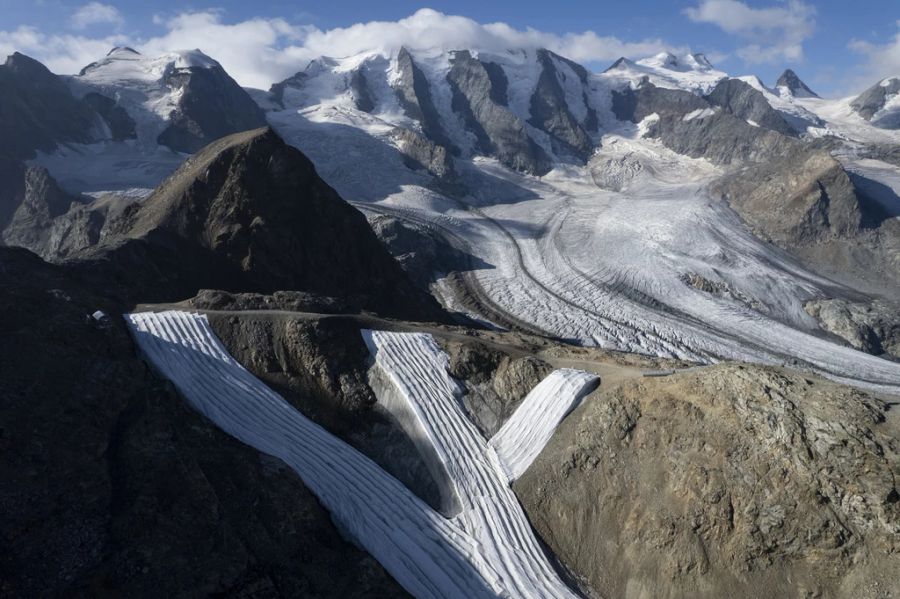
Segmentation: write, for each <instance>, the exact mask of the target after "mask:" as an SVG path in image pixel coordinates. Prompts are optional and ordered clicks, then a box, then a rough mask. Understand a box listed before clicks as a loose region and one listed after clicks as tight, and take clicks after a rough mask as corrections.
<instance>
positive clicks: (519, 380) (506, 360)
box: [443, 341, 553, 439]
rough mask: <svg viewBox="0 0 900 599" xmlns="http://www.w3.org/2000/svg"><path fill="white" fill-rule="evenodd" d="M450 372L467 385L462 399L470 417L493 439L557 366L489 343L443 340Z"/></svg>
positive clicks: (488, 437)
mask: <svg viewBox="0 0 900 599" xmlns="http://www.w3.org/2000/svg"><path fill="white" fill-rule="evenodd" d="M443 346H444V351H446V352H447V355H448V356H449V358H450V374H452V375H453V377H454V378H456V379H458V380H459V381H460V382H461V383H462V384H463V385H464V386H465V388H466V394H465V395H464V396H463V398H462V402H463V407H464V408H465V409H466V413H467V414H468V416H469V418H470V419H471V420H472V422H473V423H475V426H477V427H478V430H480V431H481V433H482V434H483V435H484V437H485V439H490V438H491V437H492V436H494V434H495V433H496V432H497V431H498V430H499V429H500V427H501V426H503V423H504V422H506V420H507V419H508V418H509V417H510V416H512V414H513V413H514V412H515V411H516V408H517V407H518V406H519V404H520V403H521V402H522V400H523V399H525V396H526V395H528V393H529V392H530V391H531V390H532V389H534V387H536V386H537V384H538V383H540V382H541V381H542V380H543V379H544V378H545V377H546V376H547V375H549V374H550V373H551V372H552V371H553V369H552V368H551V367H550V365H549V364H547V363H546V362H544V361H543V360H540V359H538V358H535V357H533V356H512V355H509V354H508V353H505V352H503V351H500V350H498V349H494V348H492V347H490V346H488V345H486V344H483V343H477V342H474V341H473V342H470V343H461V342H457V341H443Z"/></svg>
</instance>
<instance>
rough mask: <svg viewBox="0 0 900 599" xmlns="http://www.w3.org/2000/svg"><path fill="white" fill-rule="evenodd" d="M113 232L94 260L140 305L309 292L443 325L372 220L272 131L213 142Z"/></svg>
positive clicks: (129, 211) (118, 222)
mask: <svg viewBox="0 0 900 599" xmlns="http://www.w3.org/2000/svg"><path fill="white" fill-rule="evenodd" d="M106 230H107V231H108V233H107V238H106V241H105V242H104V243H102V244H100V245H99V246H97V247H95V248H92V249H91V251H90V253H89V254H86V257H87V258H90V259H91V260H92V261H95V262H97V261H99V262H98V266H100V265H102V266H103V268H104V269H106V268H110V267H111V268H112V269H113V270H114V271H115V272H116V273H117V276H119V277H120V278H121V280H122V281H123V282H126V284H127V285H128V292H129V293H130V294H131V296H132V297H139V298H141V300H142V301H153V300H159V301H172V300H177V299H184V298H185V297H191V296H193V295H194V294H195V293H196V291H197V290H198V289H201V288H213V289H223V290H226V291H252V292H262V293H270V292H272V291H276V290H301V291H310V292H315V293H319V294H323V295H328V296H339V297H342V298H345V299H346V300H347V302H348V303H350V304H353V305H356V306H358V307H366V308H369V309H373V310H376V311H380V312H381V313H384V314H400V313H405V314H406V315H407V316H410V317H412V318H415V317H416V316H418V317H435V318H437V317H439V313H438V310H437V308H436V304H435V303H434V302H433V300H431V298H430V297H428V296H427V295H426V294H425V293H424V292H420V291H418V290H416V289H415V288H414V287H413V286H412V284H411V283H410V282H409V280H408V279H407V278H406V276H405V275H404V273H403V272H402V270H401V269H400V267H399V266H398V265H397V263H396V262H394V260H393V259H392V258H391V256H390V255H389V254H388V252H387V250H385V248H384V247H383V246H382V245H381V244H380V243H379V242H378V240H377V239H376V237H375V235H374V234H373V233H372V230H371V229H370V228H369V226H368V224H367V223H366V220H365V217H363V215H362V214H360V213H359V212H358V211H357V210H355V209H354V208H352V207H351V206H350V205H349V204H347V203H345V202H344V201H343V200H341V198H340V197H339V196H338V195H337V193H336V192H335V191H334V190H333V189H331V187H329V186H328V185H327V184H326V183H325V182H324V181H322V180H321V179H320V178H319V176H318V175H317V174H316V171H315V168H314V167H313V165H312V163H310V161H309V160H308V159H307V158H306V157H305V156H304V155H303V154H302V153H301V152H300V151H299V150H297V149H295V148H293V147H290V146H287V145H286V144H285V143H284V142H283V141H282V140H281V139H280V138H279V137H278V136H277V135H276V134H275V133H274V132H273V131H271V130H270V129H260V130H256V131H250V132H246V133H242V134H236V135H233V136H230V137H227V138H224V139H222V140H219V141H218V142H215V143H213V144H211V145H210V146H209V147H207V148H206V149H205V150H204V151H202V152H200V153H198V154H196V155H195V156H193V157H191V158H190V159H188V160H187V161H186V162H185V163H184V164H183V165H182V167H181V168H179V170H178V171H177V172H176V173H175V174H174V175H173V176H172V177H170V178H169V179H167V180H166V181H165V182H163V183H162V184H161V185H160V186H159V188H157V190H156V191H155V192H154V193H153V194H152V195H151V196H150V197H149V198H147V199H146V200H145V201H143V202H141V203H134V204H131V205H129V206H128V207H126V208H125V210H124V211H123V213H122V214H121V215H119V216H118V217H117V218H116V219H115V220H114V221H111V222H109V223H107V225H106ZM179 296H180V297H179Z"/></svg>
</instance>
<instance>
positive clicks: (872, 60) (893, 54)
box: [849, 21, 900, 86]
mask: <svg viewBox="0 0 900 599" xmlns="http://www.w3.org/2000/svg"><path fill="white" fill-rule="evenodd" d="M897 28H898V31H897V33H896V34H895V35H894V38H893V39H892V40H891V41H889V42H887V43H884V44H873V43H872V42H868V41H863V40H857V39H854V40H851V41H850V44H849V47H850V49H851V50H853V51H854V52H857V53H859V54H861V55H863V56H865V58H866V62H865V63H864V64H863V65H861V68H860V69H859V70H858V73H859V80H858V81H854V82H853V83H854V84H855V85H856V86H869V85H872V84H873V83H875V81H878V80H881V79H885V78H887V77H897V76H900V21H897Z"/></svg>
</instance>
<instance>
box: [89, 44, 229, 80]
mask: <svg viewBox="0 0 900 599" xmlns="http://www.w3.org/2000/svg"><path fill="white" fill-rule="evenodd" d="M219 66H220V65H219V63H218V62H216V61H215V60H213V59H212V58H210V57H209V56H207V55H206V54H204V53H203V52H201V51H200V50H177V51H174V52H167V53H165V54H162V55H160V56H154V57H149V56H144V55H143V54H141V53H140V52H137V51H136V50H134V49H132V48H123V47H116V48H113V49H112V50H110V52H109V53H108V54H107V55H106V57H105V58H103V59H101V60H98V61H97V62H92V63H91V64H89V65H88V66H86V67H84V68H83V69H81V72H80V73H78V78H80V79H83V80H85V81H90V82H93V83H98V84H99V83H114V82H116V81H147V82H149V81H159V80H160V79H162V78H164V77H165V76H166V75H167V74H170V73H172V72H173V71H176V70H182V69H193V68H206V69H208V68H214V67H219Z"/></svg>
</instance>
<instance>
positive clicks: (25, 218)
mask: <svg viewBox="0 0 900 599" xmlns="http://www.w3.org/2000/svg"><path fill="white" fill-rule="evenodd" d="M21 177H22V184H21V195H20V199H19V205H18V208H16V211H15V212H14V213H13V214H12V217H11V218H10V219H9V222H8V223H7V224H6V226H5V227H3V228H2V229H0V238H2V239H3V243H5V244H6V245H15V246H20V247H24V248H28V249H30V250H32V251H34V252H36V253H39V254H40V253H41V251H42V250H44V249H45V247H46V246H47V245H48V244H50V238H51V237H52V228H53V222H54V219H56V218H57V217H59V216H62V215H63V214H65V213H66V212H68V210H69V207H70V205H71V204H72V202H73V201H74V198H72V197H71V196H70V195H68V194H67V193H66V192H64V191H63V190H62V189H60V188H59V186H58V185H57V184H56V181H55V180H54V179H53V178H52V177H51V176H50V173H48V172H47V169H45V168H43V167H38V166H30V167H25V168H24V172H22V174H21Z"/></svg>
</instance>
